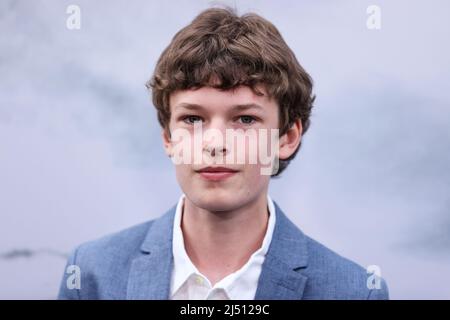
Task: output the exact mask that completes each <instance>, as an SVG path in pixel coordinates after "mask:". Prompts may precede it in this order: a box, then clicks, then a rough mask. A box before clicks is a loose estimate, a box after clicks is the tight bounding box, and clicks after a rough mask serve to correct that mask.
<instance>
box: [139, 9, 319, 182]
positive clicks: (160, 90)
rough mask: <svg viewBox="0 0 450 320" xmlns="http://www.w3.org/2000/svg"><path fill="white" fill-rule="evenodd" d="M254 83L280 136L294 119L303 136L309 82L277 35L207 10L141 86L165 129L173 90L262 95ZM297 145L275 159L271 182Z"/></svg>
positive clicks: (260, 24) (263, 25) (261, 22)
mask: <svg viewBox="0 0 450 320" xmlns="http://www.w3.org/2000/svg"><path fill="white" fill-rule="evenodd" d="M260 84H262V85H263V86H264V88H265V89H266V91H267V94H268V95H269V97H272V98H275V100H276V101H277V102H278V105H279V119H280V121H279V129H280V136H282V135H283V134H285V133H286V132H287V130H288V129H289V128H290V127H291V126H292V124H293V123H294V122H295V121H296V120H297V119H299V118H300V119H301V123H302V127H303V131H302V134H304V133H305V132H306V131H307V130H308V127H309V125H310V115H311V109H312V107H313V102H314V99H315V95H313V93H312V87H313V82H312V79H311V77H310V76H309V75H308V73H307V72H306V71H305V70H304V69H303V67H302V66H301V65H300V64H299V62H298V61H297V58H296V57H295V54H294V53H293V52H292V50H291V49H290V48H289V47H288V45H287V44H286V42H285V41H284V39H283V37H282V36H281V34H280V32H279V31H278V30H277V28H276V27H275V26H274V25H273V24H272V23H271V22H269V21H268V20H266V19H264V18H262V17H261V16H259V15H257V14H255V13H247V14H245V15H242V16H241V17H239V16H238V15H237V13H236V12H235V10H234V9H231V8H210V9H207V10H205V11H203V12H201V13H200V14H199V15H198V16H197V17H196V18H195V19H194V20H193V21H192V22H191V23H190V24H189V25H187V26H186V27H184V28H183V29H181V30H180V31H178V32H177V33H176V34H175V36H174V37H173V39H172V41H171V43H170V44H169V46H168V47H167V48H166V49H165V50H164V51H163V52H162V54H161V56H160V58H159V59H158V62H157V64H156V67H155V71H154V74H153V76H152V78H151V79H150V80H149V81H148V82H147V84H146V86H147V88H148V89H151V90H152V99H153V104H154V106H155V107H156V109H157V113H158V121H159V123H160V124H161V126H162V127H163V129H165V130H168V124H169V120H170V105H169V98H170V95H171V94H172V93H173V92H175V91H176V90H186V89H195V88H200V87H203V86H210V87H213V88H217V89H221V90H229V89H233V88H235V87H238V86H241V85H245V86H248V87H250V88H251V89H252V90H253V92H254V93H255V94H257V95H262V93H261V92H260V91H259V90H258V89H257V88H256V86H257V85H260ZM300 146H301V142H300V144H299V146H298V148H297V149H296V150H295V152H294V153H293V154H292V155H291V156H290V157H289V158H287V159H279V170H278V172H276V173H274V174H273V175H272V177H274V176H278V175H279V174H280V173H281V172H282V171H283V170H284V169H285V168H286V167H287V165H288V164H289V162H290V161H291V160H292V159H293V158H294V157H295V155H296V154H297V152H298V150H299V149H300Z"/></svg>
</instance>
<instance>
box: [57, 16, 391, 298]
mask: <svg viewBox="0 0 450 320" xmlns="http://www.w3.org/2000/svg"><path fill="white" fill-rule="evenodd" d="M148 87H149V88H151V89H152V92H153V104H154V105H155V107H156V109H157V114H158V120H159V122H160V124H161V126H162V138H163V142H164V147H165V150H166V153H167V155H168V156H169V157H171V158H172V160H173V162H174V163H175V170H176V176H177V180H178V182H179V184H180V186H181V189H182V190H183V195H182V196H181V197H180V199H179V201H178V203H177V204H176V205H175V206H173V207H172V208H171V209H170V210H168V211H167V212H166V213H165V214H164V215H162V216H161V217H160V218H158V219H156V220H152V221H149V222H147V223H144V224H141V225H138V226H135V227H132V228H129V229H127V230H124V231H121V232H118V233H115V234H113V235H110V236H107V237H104V238H102V239H100V240H96V241H92V242H88V243H86V244H83V245H81V246H79V247H78V248H77V249H75V250H74V252H73V253H72V254H71V256H70V258H69V261H68V266H69V265H70V266H72V265H73V266H76V267H75V268H78V269H73V270H78V271H79V272H78V274H77V275H78V276H80V278H79V279H74V278H73V276H74V274H72V273H71V272H69V273H66V274H65V276H64V278H63V281H62V283H61V288H60V292H59V298H61V299H387V298H388V291H387V287H386V284H385V282H384V281H383V280H382V279H377V280H378V285H375V286H371V285H369V282H370V281H368V274H367V273H366V271H365V270H364V269H363V268H361V267H360V266H358V265H357V264H355V263H353V262H351V261H349V260H347V259H345V258H343V257H341V256H339V255H338V254H336V253H334V252H332V251H331V250H329V249H327V248H326V247H324V246H323V245H321V244H319V243H318V242H316V241H314V240H312V239H311V238H309V237H308V236H306V235H305V234H303V233H302V231H300V230H299V229H298V228H297V227H296V226H295V225H294V224H293V223H292V222H291V221H290V220H289V219H288V218H287V216H286V215H285V214H284V213H283V211H282V210H281V208H280V207H279V206H278V204H277V203H276V202H274V201H273V200H272V199H271V198H270V196H269V195H268V186H269V181H270V178H271V177H274V176H277V175H279V174H280V173H281V172H282V171H284V170H285V168H286V166H287V165H288V163H289V161H290V160H292V159H293V158H294V156H295V155H296V153H297V152H298V150H299V148H300V145H301V137H302V135H303V134H304V133H305V132H306V131H307V129H308V127H309V116H310V113H311V108H312V105H313V101H314V96H313V94H312V81H311V79H310V77H309V75H308V74H307V73H306V72H305V71H304V70H303V68H302V67H301V66H300V64H299V63H298V61H297V59H296V57H295V55H294V53H293V52H292V51H291V50H290V49H289V47H288V46H287V44H286V43H285V42H284V40H283V38H282V37H281V35H280V33H279V32H278V31H277V29H276V28H275V27H274V26H273V25H272V24H271V23H270V22H268V21H267V20H265V19H263V18H262V17H260V16H258V15H255V14H247V15H244V16H242V17H239V16H237V15H236V14H235V13H234V12H233V11H232V10H228V9H209V10H206V11H204V12H202V13H201V14H200V15H199V16H198V17H197V18H196V19H195V20H193V22H192V23H191V24H189V25H188V26H187V27H185V28H183V29H182V30H181V31H179V32H178V33H177V34H176V35H175V37H174V38H173V39H172V42H171V43H170V45H169V46H168V47H167V48H166V49H165V51H164V52H163V53H162V55H161V57H160V59H159V61H158V63H157V66H156V69H155V72H154V75H153V77H152V79H151V81H150V82H149V84H148ZM206 132H208V133H206ZM230 132H231V133H232V134H234V136H231V137H232V138H231V139H230V135H228V134H229V133H230ZM269 132H275V134H272V135H271V134H270V133H269ZM268 133H269V134H268ZM224 136H225V138H224ZM274 137H275V139H273V138H274ZM235 139H237V140H238V141H240V142H239V143H235V144H234V143H233V141H234V140H235ZM269 149H270V152H268V150H269ZM262 151H265V152H262ZM261 154H264V155H267V154H269V156H268V157H266V158H264V157H261ZM254 156H256V157H254ZM258 156H259V157H258ZM242 158H243V159H244V161H239V160H240V159H242ZM255 159H256V160H255ZM225 160H227V161H225ZM251 160H253V161H251ZM267 160H270V161H267ZM265 169H266V170H265ZM267 169H268V170H267ZM72 268H73V267H72ZM69 269H70V268H69Z"/></svg>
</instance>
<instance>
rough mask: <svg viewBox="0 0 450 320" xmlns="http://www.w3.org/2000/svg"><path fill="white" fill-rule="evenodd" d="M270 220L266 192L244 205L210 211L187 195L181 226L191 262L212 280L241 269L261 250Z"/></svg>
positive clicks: (217, 279)
mask: <svg viewBox="0 0 450 320" xmlns="http://www.w3.org/2000/svg"><path fill="white" fill-rule="evenodd" d="M267 224H268V209H267V193H266V192H262V193H261V195H260V196H259V197H258V198H256V199H255V200H253V201H251V202H249V203H247V204H246V205H245V206H242V207H239V208H236V209H233V210H230V211H221V212H211V211H208V210H205V209H202V208H199V207H197V206H195V205H194V204H193V203H192V202H191V201H190V200H189V199H188V198H187V197H185V201H184V207H183V218H182V223H181V228H182V230H183V238H184V244H185V248H186V252H187V254H188V256H189V258H190V259H191V261H192V263H193V264H194V265H195V266H196V267H197V269H198V270H199V271H200V272H201V273H202V274H204V275H205V276H206V277H207V278H208V279H209V280H210V282H211V283H212V284H214V283H216V282H218V281H219V280H221V279H222V278H224V277H225V276H227V275H228V274H230V273H233V272H235V271H237V270H239V269H240V268H241V267H242V266H243V265H244V264H245V263H246V262H247V261H248V260H249V259H250V256H251V255H252V254H253V253H254V252H255V251H256V250H258V249H259V248H260V247H261V245H262V242H263V239H264V235H265V233H266V230H267Z"/></svg>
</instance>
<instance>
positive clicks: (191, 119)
mask: <svg viewBox="0 0 450 320" xmlns="http://www.w3.org/2000/svg"><path fill="white" fill-rule="evenodd" d="M182 120H183V121H184V122H186V123H187V124H194V123H196V122H198V121H202V118H201V117H199V116H192V115H191V116H185V117H183V119H182Z"/></svg>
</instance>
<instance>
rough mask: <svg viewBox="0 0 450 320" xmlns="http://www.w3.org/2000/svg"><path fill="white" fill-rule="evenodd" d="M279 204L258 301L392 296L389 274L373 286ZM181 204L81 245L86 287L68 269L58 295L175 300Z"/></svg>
mask: <svg viewBox="0 0 450 320" xmlns="http://www.w3.org/2000/svg"><path fill="white" fill-rule="evenodd" d="M274 205H275V210H276V215H277V218H276V224H275V229H274V231H273V237H272V242H271V244H270V247H269V251H268V253H267V255H266V258H265V260H264V263H263V267H262V271H261V275H260V277H259V281H258V287H257V291H256V295H255V299H256V300H261V299H264V300H271V299H277V300H278V299H279V300H283V299H284V300H295V299H388V298H389V295H388V289H387V286H386V283H385V281H384V280H383V279H381V287H380V288H379V289H376V288H374V289H368V286H367V281H368V276H369V274H367V272H366V270H365V269H364V268H362V267H361V266H359V265H357V264H356V263H354V262H352V261H350V260H348V259H346V258H343V257H341V256H340V255H338V254H337V253H335V252H333V251H331V250H330V249H328V248H326V247H325V246H323V245H321V244H320V243H318V242H316V241H315V240H313V239H311V238H309V237H308V236H306V235H305V234H304V233H303V232H302V231H300V229H299V228H298V227H297V226H295V225H294V224H293V223H292V222H291V221H290V220H289V219H288V218H287V217H286V215H285V214H284V213H283V212H282V210H281V209H280V207H279V206H278V204H277V203H276V202H275V201H274ZM175 209H176V206H173V207H172V208H171V209H169V210H168V211H167V212H166V213H165V214H164V215H163V216H161V217H160V218H157V219H155V220H152V221H149V222H146V223H142V224H139V225H137V226H134V227H131V228H128V229H126V230H123V231H120V232H118V233H114V234H112V235H108V236H105V237H103V238H101V239H98V240H94V241H91V242H87V243H84V244H82V245H80V246H78V247H77V248H76V249H75V250H73V252H72V253H71V254H70V257H69V259H68V262H67V266H69V265H77V266H78V267H79V270H80V271H81V278H80V280H81V281H80V289H76V288H75V289H69V288H68V286H67V282H68V281H67V280H68V278H69V277H70V276H71V274H70V273H66V272H65V273H64V276H63V279H62V281H61V286H60V290H59V295H58V298H59V299H169V291H170V280H171V274H172V267H173V256H172V229H173V219H174V216H175ZM67 266H66V267H67ZM66 270H67V269H66ZM71 272H72V271H71ZM72 279H73V276H72V278H70V279H69V282H70V281H72Z"/></svg>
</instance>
